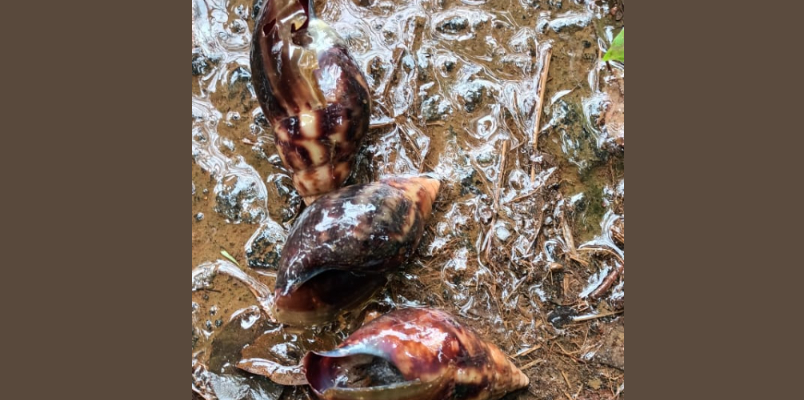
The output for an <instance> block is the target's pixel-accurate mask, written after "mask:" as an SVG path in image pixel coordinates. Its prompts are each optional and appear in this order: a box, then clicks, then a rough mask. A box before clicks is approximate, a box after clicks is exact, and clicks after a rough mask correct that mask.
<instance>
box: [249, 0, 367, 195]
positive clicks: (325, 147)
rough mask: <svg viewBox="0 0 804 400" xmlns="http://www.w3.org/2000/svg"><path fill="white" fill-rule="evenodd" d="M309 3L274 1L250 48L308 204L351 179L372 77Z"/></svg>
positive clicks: (279, 141) (261, 93)
mask: <svg viewBox="0 0 804 400" xmlns="http://www.w3.org/2000/svg"><path fill="white" fill-rule="evenodd" d="M310 6H311V4H309V1H308V0H267V1H266V3H265V5H264V6H263V8H262V10H261V13H260V16H259V18H258V21H257V26H256V28H255V30H254V36H253V39H252V45H251V71H252V82H253V84H254V89H255V91H256V93H257V100H258V101H259V103H260V106H261V107H262V110H263V112H264V113H265V116H266V118H267V119H268V121H269V122H270V123H271V126H272V127H273V130H274V139H275V142H276V147H277V150H278V152H279V155H280V157H281V158H282V162H283V163H284V164H285V167H286V168H288V169H289V170H290V171H291V173H292V175H293V184H294V186H295V187H296V189H297V190H298V191H299V194H300V195H301V196H302V197H304V199H305V202H307V203H308V204H309V203H311V202H312V201H313V200H314V199H315V198H316V197H318V196H320V195H322V194H324V193H327V192H330V191H332V190H335V189H337V188H339V187H340V186H341V185H342V184H343V182H344V181H345V180H346V178H348V176H349V174H350V173H351V169H352V166H353V164H354V159H355V155H356V153H357V151H358V150H359V147H360V144H361V142H362V140H363V137H364V136H365V134H366V131H368V126H369V118H370V113H371V111H370V109H371V97H370V92H369V89H368V84H367V83H366V78H365V77H364V76H363V73H362V71H361V70H360V68H359V67H358V65H357V63H356V62H355V61H354V59H352V57H351V56H350V55H349V53H348V51H347V49H346V47H345V45H344V42H343V40H342V39H341V38H340V37H339V36H338V34H337V33H336V32H335V31H334V30H333V29H331V28H330V27H329V26H328V25H327V24H326V23H324V22H323V21H321V20H319V19H316V18H314V17H312V13H311V11H312V10H310V9H309V7H310Z"/></svg>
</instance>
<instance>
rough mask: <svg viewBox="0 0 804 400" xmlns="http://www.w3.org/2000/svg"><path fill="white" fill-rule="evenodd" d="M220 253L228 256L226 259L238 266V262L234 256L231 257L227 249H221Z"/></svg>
mask: <svg viewBox="0 0 804 400" xmlns="http://www.w3.org/2000/svg"><path fill="white" fill-rule="evenodd" d="M221 254H222V255H223V256H224V257H226V258H228V259H229V261H231V262H233V263H235V265H237V266H238V267H239V266H240V264H239V263H238V262H237V260H235V258H234V257H232V255H231V254H229V252H228V251H226V250H221Z"/></svg>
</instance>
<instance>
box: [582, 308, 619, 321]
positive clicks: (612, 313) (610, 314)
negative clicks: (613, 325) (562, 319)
mask: <svg viewBox="0 0 804 400" xmlns="http://www.w3.org/2000/svg"><path fill="white" fill-rule="evenodd" d="M624 311H625V310H620V311H612V312H607V313H603V314H590V315H581V316H580V317H572V322H582V321H589V320H590V319H598V318H603V317H609V316H612V315H617V314H621V313H623V312H624Z"/></svg>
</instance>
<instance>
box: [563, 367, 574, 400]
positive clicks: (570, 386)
mask: <svg viewBox="0 0 804 400" xmlns="http://www.w3.org/2000/svg"><path fill="white" fill-rule="evenodd" d="M561 376H563V377H564V382H567V387H568V388H569V389H570V390H572V385H570V382H569V379H567V374H565V373H564V371H561ZM562 392H564V394H565V395H566V396H567V398H569V399H570V400H573V399H572V396H570V395H569V393H567V392H566V391H564V390H562Z"/></svg>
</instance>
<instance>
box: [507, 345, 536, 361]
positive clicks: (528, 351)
mask: <svg viewBox="0 0 804 400" xmlns="http://www.w3.org/2000/svg"><path fill="white" fill-rule="evenodd" d="M541 348H542V345H541V344H537V345H536V346H533V347H531V348H529V349H527V350H523V351H520V352H519V353H516V354H514V356H513V357H511V358H516V357H524V356H526V355H528V354H530V353H533V352H534V351H536V350H539V349H541Z"/></svg>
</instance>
